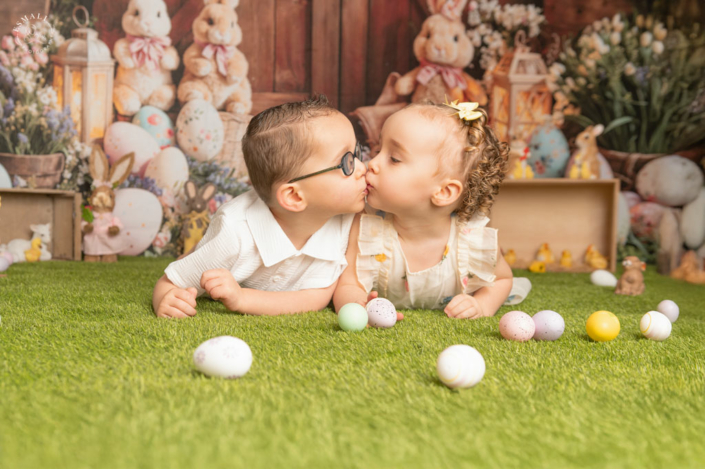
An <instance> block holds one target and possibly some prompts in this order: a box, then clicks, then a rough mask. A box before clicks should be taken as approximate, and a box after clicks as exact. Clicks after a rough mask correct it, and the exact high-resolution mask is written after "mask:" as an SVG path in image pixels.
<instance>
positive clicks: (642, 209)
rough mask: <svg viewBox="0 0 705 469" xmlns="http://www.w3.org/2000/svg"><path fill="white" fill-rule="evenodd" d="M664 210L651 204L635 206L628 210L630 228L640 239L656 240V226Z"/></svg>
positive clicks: (645, 203) (661, 206) (657, 205)
mask: <svg viewBox="0 0 705 469" xmlns="http://www.w3.org/2000/svg"><path fill="white" fill-rule="evenodd" d="M665 210H666V208H665V207H664V206H663V205H659V204H656V203H653V202H642V203H640V204H636V205H635V206H633V207H632V208H631V209H630V210H629V216H630V218H631V228H632V231H633V232H634V234H635V235H636V236H638V237H640V238H646V239H651V240H656V236H657V234H658V226H659V224H660V223H661V218H662V217H663V214H664V211H665Z"/></svg>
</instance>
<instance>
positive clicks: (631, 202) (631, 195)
mask: <svg viewBox="0 0 705 469" xmlns="http://www.w3.org/2000/svg"><path fill="white" fill-rule="evenodd" d="M622 195H623V196H624V198H625V199H626V200H627V205H628V206H629V209H630V210H631V208H632V207H633V206H635V205H636V204H638V203H640V202H642V200H641V197H639V194H637V193H636V192H632V191H622Z"/></svg>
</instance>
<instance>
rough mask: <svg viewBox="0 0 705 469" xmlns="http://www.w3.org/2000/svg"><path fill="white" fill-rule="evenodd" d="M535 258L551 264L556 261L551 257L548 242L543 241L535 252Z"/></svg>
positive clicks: (551, 253)
mask: <svg viewBox="0 0 705 469" xmlns="http://www.w3.org/2000/svg"><path fill="white" fill-rule="evenodd" d="M536 260H537V261H543V262H545V263H546V264H553V263H554V262H556V259H555V258H554V257H553V252H551V249H550V248H549V247H548V243H543V244H542V245H541V248H540V249H539V252H538V253H536Z"/></svg>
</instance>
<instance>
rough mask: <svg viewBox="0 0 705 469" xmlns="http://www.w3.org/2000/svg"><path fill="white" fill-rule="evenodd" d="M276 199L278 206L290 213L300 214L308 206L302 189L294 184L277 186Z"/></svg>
mask: <svg viewBox="0 0 705 469" xmlns="http://www.w3.org/2000/svg"><path fill="white" fill-rule="evenodd" d="M276 198H277V202H278V203H279V205H280V206H281V207H282V208H283V209H285V210H289V211H290V212H302V211H303V210H304V209H305V208H306V207H307V206H308V202H307V201H306V197H305V195H304V191H303V189H301V187H300V186H299V185H298V184H296V183H293V184H282V185H281V186H279V187H278V188H277V191H276Z"/></svg>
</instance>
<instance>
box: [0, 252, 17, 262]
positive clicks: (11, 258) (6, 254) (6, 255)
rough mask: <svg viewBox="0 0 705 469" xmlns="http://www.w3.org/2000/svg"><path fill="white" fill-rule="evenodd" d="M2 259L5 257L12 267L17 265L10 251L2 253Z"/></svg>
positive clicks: (0, 254) (0, 253)
mask: <svg viewBox="0 0 705 469" xmlns="http://www.w3.org/2000/svg"><path fill="white" fill-rule="evenodd" d="M0 257H4V258H5V259H7V262H9V263H10V265H12V264H14V263H15V258H14V257H13V256H12V253H11V252H9V251H3V252H0Z"/></svg>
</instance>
